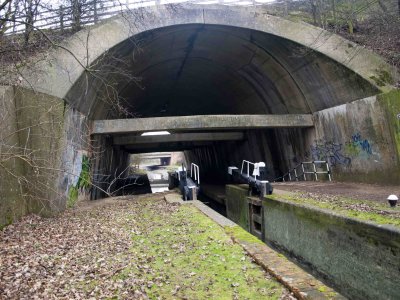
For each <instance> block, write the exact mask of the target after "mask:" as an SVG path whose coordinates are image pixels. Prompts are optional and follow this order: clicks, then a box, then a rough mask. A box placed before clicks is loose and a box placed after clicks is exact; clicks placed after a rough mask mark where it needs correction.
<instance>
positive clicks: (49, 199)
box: [0, 87, 89, 226]
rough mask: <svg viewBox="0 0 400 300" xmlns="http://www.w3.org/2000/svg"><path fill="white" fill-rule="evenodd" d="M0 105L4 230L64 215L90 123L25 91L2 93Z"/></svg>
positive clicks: (43, 96)
mask: <svg viewBox="0 0 400 300" xmlns="http://www.w3.org/2000/svg"><path fill="white" fill-rule="evenodd" d="M0 101H1V102H0V112H1V116H0V117H1V125H0V126H1V130H0V141H1V143H0V153H1V156H0V174H1V182H0V199H1V200H0V226H4V225H6V224H9V223H11V222H12V221H14V220H16V219H18V218H19V217H21V216H23V215H25V214H27V213H39V214H42V215H51V214H54V213H55V212H58V211H60V210H63V209H65V207H66V204H67V202H68V200H69V198H70V196H71V195H70V189H71V187H73V186H74V185H75V187H76V183H77V182H78V179H79V178H80V175H81V171H82V156H83V154H84V153H87V152H88V150H89V143H88V141H89V135H88V125H87V120H86V118H85V117H84V116H83V115H81V114H80V113H78V112H77V111H76V110H73V109H70V108H69V107H68V105H66V104H65V102H64V101H63V100H61V99H59V98H56V97H53V96H49V95H46V94H42V93H37V92H34V91H32V90H30V89H24V88H21V87H18V88H16V87H0ZM77 157H80V159H78V158H77ZM78 194H79V192H78V193H77V194H76V196H78Z"/></svg>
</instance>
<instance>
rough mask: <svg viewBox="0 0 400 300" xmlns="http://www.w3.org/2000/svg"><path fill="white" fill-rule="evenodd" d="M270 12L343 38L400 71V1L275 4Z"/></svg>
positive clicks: (297, 0) (298, 0)
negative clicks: (367, 50)
mask: <svg viewBox="0 0 400 300" xmlns="http://www.w3.org/2000/svg"><path fill="white" fill-rule="evenodd" d="M266 9H267V10H268V11H269V12H270V13H272V14H276V15H279V16H282V17H285V18H288V19H291V20H295V21H304V22H307V23H310V24H313V25H315V26H319V27H321V28H324V29H326V30H328V31H331V32H334V33H337V34H339V35H342V36H344V37H345V38H347V39H349V40H351V41H353V42H355V43H357V44H360V45H362V46H364V47H366V48H369V49H371V50H373V51H375V52H377V53H379V54H380V55H382V56H383V57H384V58H385V59H386V61H387V62H388V63H389V64H391V65H393V66H395V67H396V68H398V69H399V68H400V2H399V1H398V0H284V1H276V2H272V3H271V4H270V5H268V6H266ZM349 46H351V45H349ZM386 79H387V77H386V76H381V77H379V78H376V80H377V81H378V82H377V84H378V85H384V84H385V83H387V82H389V81H388V80H386ZM392 84H393V82H392ZM395 84H397V85H398V84H399V83H395Z"/></svg>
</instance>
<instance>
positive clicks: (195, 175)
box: [190, 163, 200, 185]
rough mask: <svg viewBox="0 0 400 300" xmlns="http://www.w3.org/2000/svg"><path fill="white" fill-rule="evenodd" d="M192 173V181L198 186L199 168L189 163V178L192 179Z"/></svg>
mask: <svg viewBox="0 0 400 300" xmlns="http://www.w3.org/2000/svg"><path fill="white" fill-rule="evenodd" d="M193 171H194V181H196V182H197V184H198V185H200V168H199V166H198V165H196V164H194V163H191V164H190V177H192V178H193Z"/></svg>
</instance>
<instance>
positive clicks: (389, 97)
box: [378, 90, 400, 168]
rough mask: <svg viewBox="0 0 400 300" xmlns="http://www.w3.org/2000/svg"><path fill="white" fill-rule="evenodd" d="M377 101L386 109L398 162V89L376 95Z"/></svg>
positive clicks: (399, 101)
mask: <svg viewBox="0 0 400 300" xmlns="http://www.w3.org/2000/svg"><path fill="white" fill-rule="evenodd" d="M378 101H379V102H380V103H381V105H382V106H383V107H384V108H385V110H386V118H387V120H388V123H389V129H390V132H391V136H392V138H393V142H394V144H395V147H396V150H397V157H398V164H400V119H398V117H397V115H398V114H400V90H394V91H391V92H389V93H386V94H381V95H379V96H378ZM399 168H400V166H399Z"/></svg>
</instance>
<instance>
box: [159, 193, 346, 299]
mask: <svg viewBox="0 0 400 300" xmlns="http://www.w3.org/2000/svg"><path fill="white" fill-rule="evenodd" d="M164 198H165V201H167V202H168V203H171V204H178V205H181V204H189V205H194V206H195V207H196V208H197V209H198V210H200V211H201V212H202V213H203V214H205V215H206V216H207V217H209V218H210V219H211V220H213V221H214V222H216V223H217V224H218V225H220V226H221V227H223V228H224V229H225V232H226V233H227V234H228V235H229V236H230V237H231V239H232V241H233V242H235V243H237V244H238V245H240V246H241V247H242V248H243V249H244V250H245V251H246V253H247V254H248V255H249V256H250V257H252V259H253V260H254V261H255V262H256V263H257V264H258V265H260V266H261V267H262V268H263V269H264V270H265V271H267V272H268V273H269V274H270V275H271V276H273V277H274V278H275V279H276V280H277V281H279V282H280V283H281V284H283V285H284V286H285V287H286V288H287V289H289V290H290V291H291V292H292V293H293V294H294V296H295V297H296V298H297V299H346V298H345V297H343V296H342V295H340V294H338V293H337V292H335V291H334V290H333V289H332V288H330V287H328V286H326V285H325V284H324V283H322V282H321V281H319V280H317V279H316V278H315V277H314V276H312V275H310V274H309V273H307V272H305V271H304V270H302V269H301V268H300V267H298V266H297V265H296V264H294V263H293V262H291V261H289V260H288V259H287V258H286V257H285V256H283V255H282V254H280V253H278V252H276V251H275V250H273V249H271V248H270V247H268V246H267V245H266V244H264V243H262V242H261V241H259V242H253V241H252V240H253V239H256V238H255V237H254V236H253V235H251V234H250V233H248V232H247V231H245V230H244V229H242V228H241V227H240V226H238V225H237V224H236V223H234V222H232V221H231V220H229V219H227V218H225V217H224V216H222V215H221V214H219V213H218V212H216V211H215V210H213V209H211V208H209V207H208V206H206V205H205V204H203V203H202V202H201V201H198V200H194V201H183V200H182V199H181V196H180V195H179V194H177V193H174V194H168V195H165V197H164Z"/></svg>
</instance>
